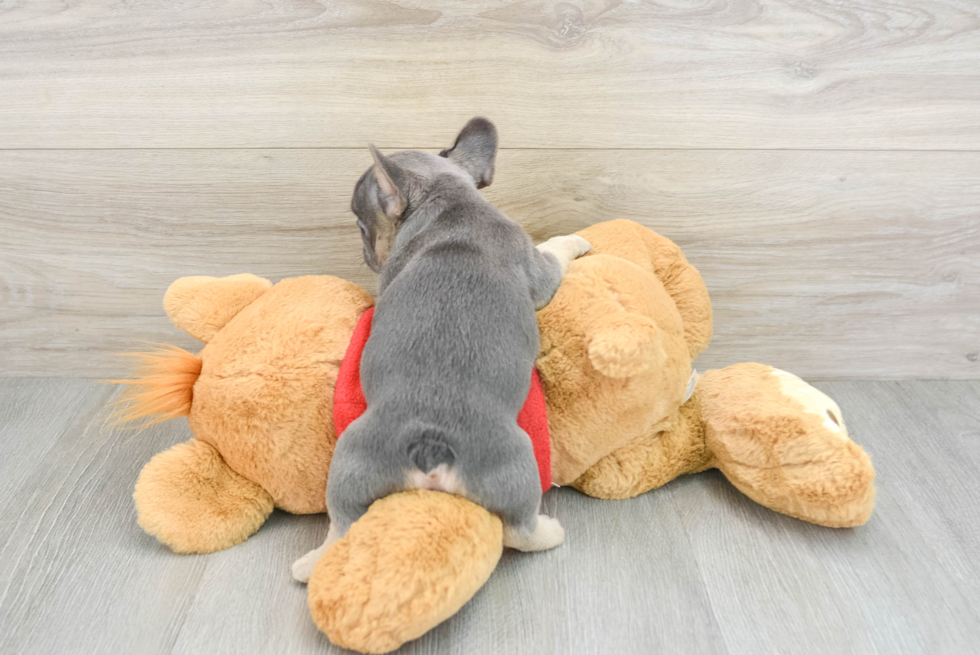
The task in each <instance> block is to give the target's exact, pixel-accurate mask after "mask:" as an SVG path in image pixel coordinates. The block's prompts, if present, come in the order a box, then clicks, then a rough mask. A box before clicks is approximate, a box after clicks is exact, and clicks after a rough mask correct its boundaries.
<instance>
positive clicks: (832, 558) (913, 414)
mask: <svg viewBox="0 0 980 655" xmlns="http://www.w3.org/2000/svg"><path fill="white" fill-rule="evenodd" d="M818 386H820V388H821V389H822V390H824V391H825V392H827V393H829V394H831V395H832V396H833V397H834V398H835V399H836V400H837V402H838V403H839V404H840V406H841V408H842V409H843V412H844V416H845V420H846V421H847V424H848V428H849V430H850V432H851V434H852V435H853V436H854V438H855V439H856V440H857V441H858V442H859V443H861V444H862V445H863V446H864V447H865V448H866V449H867V450H868V452H869V453H870V454H871V456H872V458H873V460H874V462H875V466H876V468H877V471H878V479H877V485H878V504H877V508H876V510H875V514H874V516H873V517H872V519H871V521H870V522H869V523H868V524H867V525H865V526H863V527H860V528H855V529H847V530H832V529H828V528H821V527H818V526H813V525H810V524H806V523H803V522H800V521H797V520H795V519H792V518H789V517H786V516H783V515H780V514H776V513H774V512H771V511H769V510H767V509H765V508H763V507H761V506H759V505H756V504H755V503H753V502H752V501H750V500H748V499H747V498H746V497H745V496H743V495H741V494H740V493H738V492H737V491H736V490H735V489H734V488H733V487H732V486H731V485H730V484H728V482H727V481H725V479H724V478H723V477H722V476H721V475H720V474H718V473H715V472H709V473H704V474H700V475H695V476H688V477H684V478H681V479H678V480H676V481H674V482H672V483H670V484H669V485H667V486H666V487H664V488H662V489H660V490H657V491H653V492H650V493H648V494H645V495H643V496H640V497H638V498H635V499H632V500H629V501H601V500H596V499H592V498H588V497H586V496H583V495H582V494H579V493H577V492H575V491H573V490H570V489H559V490H555V491H551V492H549V493H548V494H547V495H546V496H545V506H546V507H545V511H546V512H547V513H548V514H551V515H555V516H558V517H559V519H560V520H561V521H562V523H563V524H564V526H565V528H566V531H567V539H566V542H565V543H564V544H563V545H562V546H560V547H559V548H557V549H555V550H553V551H548V552H545V553H537V554H521V553H516V552H510V551H508V552H507V553H506V554H505V556H504V558H503V559H502V560H501V562H500V564H499V566H498V567H497V570H496V572H495V573H494V574H493V576H491V578H490V580H489V582H488V583H487V584H486V586H485V587H484V588H483V589H482V590H481V591H480V592H479V593H478V594H477V595H476V596H475V597H474V598H473V600H471V601H470V602H469V603H468V604H467V605H466V606H464V607H463V609H462V610H461V611H460V612H459V613H458V614H457V615H456V616H454V617H453V618H451V619H450V620H449V621H447V622H445V623H443V624H442V625H440V626H438V627H437V628H436V629H435V630H433V631H432V632H430V633H429V634H427V635H426V636H425V637H423V638H422V639H420V640H418V641H415V642H413V643H410V644H408V645H406V646H405V647H404V648H403V649H401V650H400V651H399V652H400V653H410V654H412V655H430V654H435V653H439V654H444V653H450V654H459V655H462V654H463V653H466V654H468V655H484V654H487V655H490V654H496V653H514V654H516V655H524V654H528V655H530V654H535V655H537V654H540V653H544V654H548V655H558V654H560V653H568V652H575V653H582V654H583V655H592V654H596V655H598V654H605V653H610V652H615V653H623V654H626V655H632V654H634V653H635V654H638V655H639V654H641V653H643V654H645V653H651V652H672V653H699V654H701V653H719V654H731V655H742V654H745V655H749V654H754V653H771V652H793V653H800V654H801V655H809V654H811V653H813V654H818V653H821V654H822V653H862V654H863V653H889V654H891V653H895V654H919V653H921V654H931V653H951V654H952V653H956V654H958V653H970V652H973V651H974V650H975V645H976V643H977V641H978V640H980V570H978V565H977V562H976V553H977V552H980V533H978V532H977V530H976V525H977V524H978V520H980V514H978V512H980V510H978V508H977V506H976V503H975V499H976V498H977V496H978V494H980V477H978V476H977V475H976V468H977V465H978V464H980V418H978V417H980V382H828V383H821V384H819V385H818ZM111 393H112V390H111V389H108V388H106V387H101V386H99V385H96V384H94V383H92V382H84V381H66V380H54V379H49V380H4V381H0V431H2V432H0V436H2V439H3V443H4V444H5V447H6V448H7V449H8V450H12V451H13V452H15V453H17V454H16V455H15V457H17V458H19V459H18V461H19V462H20V464H19V465H18V466H17V467H5V468H4V470H3V473H4V476H8V475H9V474H10V473H11V472H16V471H17V470H21V471H22V473H21V475H19V476H18V477H16V479H13V480H12V482H11V485H12V486H9V487H5V493H4V494H3V496H2V497H0V624H2V625H3V626H4V629H3V631H0V650H2V651H3V652H11V653H13V652H38V653H40V652H73V653H108V652H113V653H115V652H139V653H181V654H183V653H188V654H189V653H210V654H213V655H224V654H225V653H228V654H232V653H252V652H275V653H291V654H293V653H295V654H301V653H340V652H345V651H340V650H339V649H336V648H334V647H333V646H331V645H330V644H329V643H328V642H327V640H326V639H325V637H324V636H323V635H322V634H320V633H319V632H318V631H317V630H316V628H315V626H314V625H313V623H312V621H311V620H310V619H309V611H308V609H307V605H306V594H305V588H304V587H302V586H301V585H298V584H297V583H294V582H293V581H292V580H291V579H290V577H289V568H288V564H289V562H290V561H291V560H292V559H293V558H294V557H296V556H297V555H298V554H300V553H303V552H305V551H306V550H307V549H308V548H310V547H311V546H312V545H315V544H316V543H318V540H319V539H322V537H323V535H324V528H325V527H326V522H325V519H324V517H323V516H322V515H320V516H291V515H288V514H285V513H282V512H278V511H277V512H275V513H274V514H273V515H272V517H270V520H269V522H268V523H267V524H266V525H265V526H263V528H262V529H261V530H260V531H259V532H258V533H256V535H254V536H253V537H252V538H251V539H249V540H248V541H247V542H246V543H244V544H241V545H239V546H236V547H235V548H232V549H230V550H228V551H224V552H221V553H215V554H213V555H205V556H179V555H174V554H171V553H169V552H168V551H166V550H165V549H164V548H162V547H161V546H159V545H158V544H157V543H156V542H155V541H154V540H153V539H152V538H151V537H148V536H146V535H144V534H143V533H142V532H140V530H139V528H138V527H137V526H136V524H135V512H134V509H133V506H132V501H131V500H130V494H131V492H132V485H133V482H134V481H135V478H136V475H137V473H138V470H139V468H140V467H141V466H142V465H143V464H144V463H145V462H146V461H147V460H148V459H149V458H150V457H151V456H152V455H153V454H154V453H156V452H157V451H159V450H163V449H165V448H167V447H169V446H170V445H172V444H173V443H176V442H179V441H183V440H185V439H187V438H188V437H189V433H188V430H187V426H186V422H184V421H182V420H181V421H173V422H170V423H166V424H162V425H157V426H153V427H151V428H149V429H148V430H146V431H145V432H143V433H140V434H138V435H134V433H132V432H124V431H118V430H115V431H114V430H110V429H107V428H106V427H105V426H104V424H105V410H104V409H103V408H102V404H103V403H104V402H105V401H106V400H108V399H109V398H110V396H111ZM53 399H59V400H63V401H64V402H62V403H52V400H53ZM5 464H6V463H5Z"/></svg>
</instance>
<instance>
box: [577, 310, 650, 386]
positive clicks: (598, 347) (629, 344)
mask: <svg viewBox="0 0 980 655" xmlns="http://www.w3.org/2000/svg"><path fill="white" fill-rule="evenodd" d="M586 346H587V348H588V352H589V361H591V362H592V366H593V367H594V368H595V369H596V370H597V371H599V372H600V373H602V374H603V375H605V376H606V377H610V378H628V377H633V376H634V375H639V374H641V373H644V372H646V371H648V370H649V369H650V368H651V367H652V366H654V365H655V364H656V363H658V362H660V361H662V360H663V359H664V357H665V355H664V350H663V345H662V344H661V342H660V331H659V330H658V329H657V326H656V324H655V323H654V322H653V321H652V320H650V319H649V318H647V317H645V316H640V315H638V314H631V313H629V312H625V311H623V310H622V309H620V310H619V311H618V312H611V315H610V316H607V317H606V319H605V320H603V321H602V322H601V323H600V324H599V325H596V326H594V327H593V329H591V330H590V331H589V334H588V336H587V337H586Z"/></svg>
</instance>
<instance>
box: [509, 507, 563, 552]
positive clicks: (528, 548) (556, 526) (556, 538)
mask: <svg viewBox="0 0 980 655" xmlns="http://www.w3.org/2000/svg"><path fill="white" fill-rule="evenodd" d="M563 541H565V528H563V527H561V523H559V522H558V519H555V518H552V517H550V516H544V515H539V516H538V522H537V525H536V526H535V528H534V532H532V533H531V534H529V535H522V534H520V533H519V532H518V531H517V530H515V529H513V528H511V527H507V528H505V529H504V545H505V546H507V547H508V548H514V549H516V550H522V551H524V552H533V551H539V550H548V549H549V548H554V547H555V546H557V545H558V544H560V543H561V542H563Z"/></svg>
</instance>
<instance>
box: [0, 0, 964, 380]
mask: <svg viewBox="0 0 980 655" xmlns="http://www.w3.org/2000/svg"><path fill="white" fill-rule="evenodd" d="M477 114H484V115H487V116H489V117H490V118H492V119H493V120H494V121H495V122H496V123H497V125H498V127H499V129H500V138H501V146H502V148H503V150H502V152H501V155H500V158H499V162H498V166H497V176H496V180H495V182H494V184H493V186H491V187H490V188H489V189H488V190H487V197H488V198H489V199H490V200H491V201H492V202H493V203H495V204H496V205H498V206H499V207H501V208H502V209H503V210H504V211H506V212H507V213H508V214H509V215H510V216H512V217H513V218H514V219H515V220H517V221H519V222H520V223H521V224H522V225H524V226H525V227H526V228H527V229H528V231H529V232H530V233H531V234H532V236H533V237H534V238H536V239H544V238H547V237H550V236H553V235H555V234H560V233H567V232H570V231H574V230H577V229H580V228H582V227H584V226H586V225H589V224H591V223H594V222H597V221H602V220H608V219H610V218H617V217H626V218H632V219H635V220H639V221H642V222H643V223H644V224H645V225H648V226H649V227H652V228H653V229H655V230H657V231H659V232H661V233H662V234H664V235H666V236H668V237H670V238H672V239H674V240H675V241H677V243H679V244H680V245H681V246H682V247H683V248H684V250H685V252H686V253H687V255H688V257H689V258H690V259H691V261H692V262H693V263H694V265H695V266H697V267H698V268H699V269H700V270H701V271H702V273H703V275H704V278H705V280H706V282H707V284H708V288H709V289H710V291H711V294H712V298H713V302H714V306H715V311H716V314H715V317H716V321H715V335H716V336H715V339H714V342H713V343H712V345H711V347H710V348H709V350H708V351H707V352H706V353H705V354H704V355H703V356H702V363H703V366H705V367H717V366H724V365H727V364H731V363H735V362H740V361H752V360H754V361H761V362H765V363H769V364H772V365H775V366H779V367H781V368H784V369H787V370H791V371H793V372H795V373H798V374H800V375H804V376H806V377H808V378H811V379H813V378H819V379H844V378H848V379H892V378H939V379H947V378H961V379H978V378H980V312H978V311H977V309H976V308H977V307H978V306H980V3H977V2H976V0H833V1H832V2H828V1H826V0H656V1H649V2H611V1H608V2H607V1H605V0H568V1H562V2H548V1H546V0H467V1H466V2H447V1H445V0H442V1H436V2H421V1H419V0H329V1H327V2H317V1H311V0H263V1H262V2H234V3H222V2H213V1H212V0H188V1H184V2H180V3H169V2H160V1H158V0H128V1H127V2H117V1H115V0H86V1H85V2H77V1H67V2H66V1H63V0H33V1H32V2H2V3H0V307H2V310H3V311H2V312H0V375H9V376H36V375H49V376H70V377H91V378H97V377H116V376H119V375H122V374H124V373H125V367H124V365H123V364H121V363H120V360H118V359H116V358H113V357H112V356H111V354H112V353H114V352H118V351H120V350H127V349H133V348H138V347H139V346H140V345H141V343H142V342H145V341H156V342H159V341H164V342H176V343H178V344H179V345H183V346H184V347H191V346H192V342H191V341H190V340H189V339H188V338H187V337H185V336H182V335H179V334H177V333H176V332H175V331H174V330H173V328H172V327H171V326H170V325H169V323H168V322H167V320H166V317H165V316H164V315H163V312H162V311H161V307H160V304H161V298H162V295H163V291H164V290H165V289H166V287H167V285H168V284H170V282H172V281H173V280H174V279H175V278H177V277H180V276H183V275H229V274H233V273H241V272H253V273H256V274H259V275H262V276H266V277H269V278H272V279H274V280H278V279H280V278H282V277H289V276H295V275H303V274H332V275H338V276H341V277H345V278H349V279H351V280H354V281H356V282H358V283H359V284H363V285H365V286H367V287H368V288H373V287H374V285H375V277H374V276H373V275H372V274H371V273H370V272H369V271H368V270H367V268H366V267H365V266H364V265H363V264H362V263H361V260H360V246H359V243H358V240H359V236H358V231H357V229H356V227H355V226H354V222H353V219H352V216H351V214H350V212H349V209H348V208H349V203H350V195H351V190H352V189H353V186H354V183H355V181H356V180H357V178H358V176H359V175H360V174H361V173H362V171H363V170H364V169H365V168H366V167H367V165H368V164H369V162H370V157H369V155H368V152H367V149H366V146H367V144H368V143H369V142H374V143H376V144H377V145H378V146H379V147H381V148H382V149H385V150H391V149H397V148H431V149H441V148H444V147H447V146H448V145H450V142H451V140H452V138H453V136H454V134H455V132H456V130H458V129H459V128H460V127H461V126H462V125H463V123H464V122H465V121H466V120H467V119H468V118H470V117H471V116H474V115H477Z"/></svg>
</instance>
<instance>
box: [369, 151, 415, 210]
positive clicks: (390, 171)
mask: <svg viewBox="0 0 980 655" xmlns="http://www.w3.org/2000/svg"><path fill="white" fill-rule="evenodd" d="M368 147H369V148H370V149H371V156H372V157H373V158H374V177H375V178H377V180H378V204H380V205H381V210H382V211H383V212H384V213H385V216H387V217H388V218H390V219H397V218H401V215H402V214H404V213H405V207H407V206H408V199H407V197H406V195H405V191H404V189H403V188H402V187H403V186H404V184H405V175H404V174H403V173H402V171H401V169H399V168H398V166H396V165H395V164H393V163H392V162H391V161H390V160H389V159H386V158H385V156H384V155H382V154H381V152H380V151H379V150H378V149H377V148H375V147H374V144H373V143H372V144H371V145H369V146H368Z"/></svg>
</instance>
